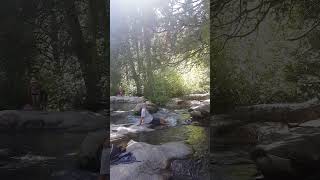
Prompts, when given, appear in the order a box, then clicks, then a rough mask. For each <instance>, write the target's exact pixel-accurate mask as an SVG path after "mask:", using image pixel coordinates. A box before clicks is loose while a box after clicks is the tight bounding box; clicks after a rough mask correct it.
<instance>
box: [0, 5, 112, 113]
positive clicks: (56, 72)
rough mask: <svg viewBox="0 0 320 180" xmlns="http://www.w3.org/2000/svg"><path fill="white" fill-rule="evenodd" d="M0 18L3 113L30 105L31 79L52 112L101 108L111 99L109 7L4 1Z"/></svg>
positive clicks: (0, 87) (0, 97) (0, 67)
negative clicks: (45, 94) (42, 91)
mask: <svg viewBox="0 0 320 180" xmlns="http://www.w3.org/2000/svg"><path fill="white" fill-rule="evenodd" d="M0 13H1V15H0V18H1V23H2V25H1V28H0V47H1V51H0V64H1V65H0V94H1V95H0V108H1V109H8V108H22V107H23V106H24V105H25V104H30V103H31V102H30V101H31V100H30V95H29V94H28V88H29V82H30V80H31V79H32V78H34V79H36V80H37V81H38V82H39V84H40V86H41V88H42V89H43V90H44V91H46V92H47V94H48V101H49V102H48V108H49V109H54V110H64V109H68V108H70V107H96V105H97V104H98V102H99V101H101V99H102V98H103V97H106V96H108V94H109V88H107V87H108V84H109V78H108V77H109V76H108V73H109V66H108V61H107V59H108V58H109V43H108V42H109V28H108V24H109V15H108V14H109V7H108V2H107V1H104V0H66V1H57V0H31V1H29V0H28V1H26V0H5V1H2V5H1V7H0Z"/></svg>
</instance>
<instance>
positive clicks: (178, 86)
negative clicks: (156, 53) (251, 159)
mask: <svg viewBox="0 0 320 180" xmlns="http://www.w3.org/2000/svg"><path fill="white" fill-rule="evenodd" d="M145 87H147V89H145V94H146V97H147V98H148V99H150V100H151V101H152V102H155V103H157V104H160V105H164V104H165V103H166V102H167V101H168V100H169V99H170V98H172V97H179V96H183V95H184V94H185V92H186V87H185V85H184V82H183V78H182V76H181V74H179V73H178V72H176V71H174V70H165V71H164V72H161V73H158V74H156V75H155V76H154V83H153V87H149V85H148V84H146V85H145Z"/></svg>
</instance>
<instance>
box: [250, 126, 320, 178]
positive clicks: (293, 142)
mask: <svg viewBox="0 0 320 180" xmlns="http://www.w3.org/2000/svg"><path fill="white" fill-rule="evenodd" d="M299 131H300V132H301V131H302V130H301V128H300V129H299ZM299 131H298V130H297V131H296V132H295V133H292V135H291V136H290V137H287V138H285V139H283V140H280V141H276V142H273V143H271V144H267V145H260V146H258V147H257V148H256V149H255V150H254V151H253V152H252V153H251V156H252V159H253V160H255V162H256V165H257V167H258V168H259V169H260V170H261V171H262V172H263V173H264V176H266V177H276V176H279V174H281V173H282V174H284V175H285V177H286V178H288V177H290V178H294V179H301V178H303V179H307V178H310V179H312V178H313V179H319V178H320V174H319V173H318V172H320V168H319V167H320V166H319V165H320V133H311V134H308V135H302V134H299ZM302 147H303V148H302ZM271 170H272V171H271Z"/></svg>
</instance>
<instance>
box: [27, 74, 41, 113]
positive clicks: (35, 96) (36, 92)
mask: <svg viewBox="0 0 320 180" xmlns="http://www.w3.org/2000/svg"><path fill="white" fill-rule="evenodd" d="M40 90H41V88H40V84H39V82H38V81H37V80H36V78H34V77H32V78H31V81H30V90H29V91H30V94H31V98H32V106H33V107H36V108H39V105H40Z"/></svg>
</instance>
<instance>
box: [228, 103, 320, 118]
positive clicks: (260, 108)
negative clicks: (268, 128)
mask: <svg viewBox="0 0 320 180" xmlns="http://www.w3.org/2000/svg"><path fill="white" fill-rule="evenodd" d="M230 114H231V116H232V118H233V119H239V120H250V119H251V120H256V121H274V122H285V123H296V122H300V123H301V122H305V121H308V120H314V119H318V118H320V102H319V101H318V99H311V100H309V101H306V102H302V103H288V104H259V105H253V106H243V107H238V108H236V109H235V110H234V112H232V113H230Z"/></svg>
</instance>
